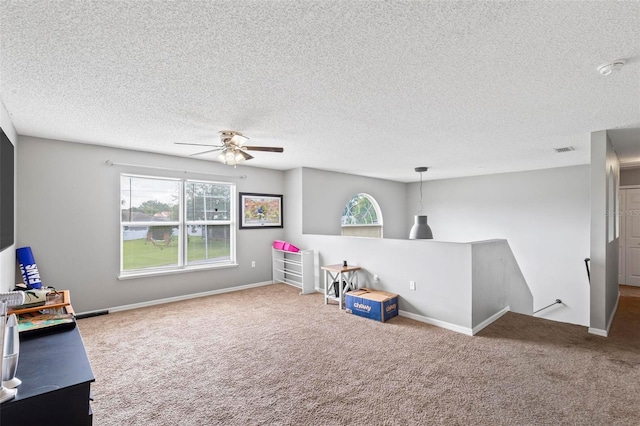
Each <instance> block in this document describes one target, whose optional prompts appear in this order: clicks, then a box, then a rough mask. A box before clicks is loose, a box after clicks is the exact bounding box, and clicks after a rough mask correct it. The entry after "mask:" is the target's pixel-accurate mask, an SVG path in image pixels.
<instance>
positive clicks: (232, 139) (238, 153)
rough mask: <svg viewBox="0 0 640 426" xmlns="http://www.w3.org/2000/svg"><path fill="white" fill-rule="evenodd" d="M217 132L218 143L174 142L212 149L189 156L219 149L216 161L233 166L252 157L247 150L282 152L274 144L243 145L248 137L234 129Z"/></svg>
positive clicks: (281, 149)
mask: <svg viewBox="0 0 640 426" xmlns="http://www.w3.org/2000/svg"><path fill="white" fill-rule="evenodd" d="M218 133H220V145H212V144H204V143H188V142H175V144H176V145H194V146H208V147H212V148H213V149H208V150H206V151H202V152H196V153H195V154H191V156H194V155H202V154H208V153H209V152H215V151H220V155H218V161H220V162H222V163H224V164H227V165H230V166H234V167H235V166H236V164H238V163H240V162H242V161H245V160H251V159H252V158H253V155H251V154H249V153H248V152H247V151H266V152H284V149H283V148H280V147H275V146H253V145H245V143H246V142H247V141H248V140H249V138H248V137H246V136H244V135H243V134H242V133H240V132H236V131H235V130H222V131H221V132H218Z"/></svg>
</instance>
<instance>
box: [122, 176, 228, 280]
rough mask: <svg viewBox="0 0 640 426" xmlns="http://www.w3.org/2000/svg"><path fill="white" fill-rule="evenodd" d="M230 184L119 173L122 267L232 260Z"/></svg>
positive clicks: (164, 266)
mask: <svg viewBox="0 0 640 426" xmlns="http://www.w3.org/2000/svg"><path fill="white" fill-rule="evenodd" d="M233 189H234V185H233V184H228V183H214V182H202V181H189V180H180V179H160V178H152V177H141V176H130V175H122V177H121V188H120V190H121V202H120V204H121V224H122V247H121V253H122V272H124V273H126V272H131V271H134V272H140V271H144V270H151V269H177V268H185V267H188V266H195V265H206V264H225V263H232V262H233V261H234V259H235V253H234V248H233V244H232V241H233V240H234V238H233V235H232V233H233V232H234V231H233V226H231V218H233V217H234V213H233V211H232V209H233V203H232V194H233ZM181 212H184V213H183V214H181Z"/></svg>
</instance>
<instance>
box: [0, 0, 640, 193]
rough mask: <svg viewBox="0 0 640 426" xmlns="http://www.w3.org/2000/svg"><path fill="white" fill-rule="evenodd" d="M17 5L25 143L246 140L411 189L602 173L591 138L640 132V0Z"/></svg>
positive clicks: (638, 151)
mask: <svg viewBox="0 0 640 426" xmlns="http://www.w3.org/2000/svg"><path fill="white" fill-rule="evenodd" d="M0 4H1V8H2V10H1V13H0V20H1V26H0V36H1V40H0V41H1V46H0V47H1V48H0V60H1V68H0V100H1V101H2V102H3V103H4V105H5V107H6V109H7V110H8V111H9V114H10V116H11V119H12V122H13V124H14V125H15V127H16V130H17V132H18V133H19V134H22V135H30V136H38V137H45V138H52V139H62V140H67V141H73V142H81V143H89V144H100V145H111V146H116V147H125V148H131V149H136V150H143V151H150V152H160V153H168V154H173V155H179V156H188V155H189V154H192V153H194V152H198V150H199V148H198V147H187V146H179V145H175V144H174V142H197V143H208V142H214V143H217V142H218V136H217V132H218V131H220V130H226V129H233V130H238V131H241V132H243V133H245V134H246V135H247V136H249V137H250V138H251V143H252V144H253V145H276V146H283V147H284V153H283V154H275V153H267V152H258V153H255V159H253V160H251V161H249V162H248V163H246V164H247V165H252V166H259V167H267V168H274V169H282V170H286V169H290V168H294V167H300V166H306V167H316V168H322V169H328V170H336V171H341V172H347V173H353V174H360V175H365V176H374V177H380V178H385V179H390V180H396V181H405V182H406V181H416V180H417V179H418V174H417V173H416V172H414V171H413V169H414V167H416V166H429V167H430V170H429V172H428V173H426V174H425V175H424V178H425V179H440V178H447V177H456V176H469V175H478V174H488V173H499V172H508V171H517V170H531V169H538V168H548V167H558V166H568V165H576V164H587V163H589V134H590V132H592V131H597V130H603V129H615V128H622V129H632V128H634V129H637V128H640V2H639V1H626V2H614V1H592V2H587V1H580V2H563V1H554V2H551V1H545V2H541V1H533V2H511V1H509V2H495V1H494V2H484V1H483V2H467V1H465V2H454V1H450V2H431V1H411V2H406V1H394V2H391V1H375V2H373V1H344V0H343V1H294V2H291V1H277V2H275V1H230V2H229V1H224V2H223V1H208V2H192V1H189V2H187V1H177V2H174V1H171V2H167V1H154V2H141V1H121V2H107V1H102V2H80V1H57V2H53V1H38V2H31V1H7V0H1V3H0ZM618 58H625V59H627V64H626V66H625V67H624V68H623V69H622V70H621V71H620V72H618V73H614V74H611V75H609V76H606V77H605V76H602V75H600V74H599V73H598V72H597V71H596V68H597V66H598V65H600V64H602V63H604V62H607V61H612V60H614V59H618ZM619 136H620V138H621V142H620V145H619V146H620V147H621V148H620V149H622V150H623V151H624V156H623V155H621V157H624V159H625V161H627V162H635V161H639V162H640V139H638V136H640V133H638V132H637V131H636V130H629V131H625V130H623V131H622V132H620V133H619ZM614 139H616V138H614ZM614 143H616V144H617V141H616V140H614ZM568 145H572V146H574V147H575V148H576V149H575V151H571V152H568V153H564V154H557V153H556V152H555V151H554V149H553V148H558V147H564V146H568ZM616 146H618V145H616ZM214 158H215V155H213V154H211V155H209V156H204V157H203V159H209V160H213V159H214ZM639 164H640V163H639Z"/></svg>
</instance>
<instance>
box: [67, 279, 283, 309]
mask: <svg viewBox="0 0 640 426" xmlns="http://www.w3.org/2000/svg"><path fill="white" fill-rule="evenodd" d="M271 284H273V281H262V282H259V283H253V284H246V285H240V286H237V287H227V288H221V289H218V290H210V291H204V292H201V293H193V294H185V295H182V296H175V297H167V298H164V299H156V300H149V301H146V302H140V303H132V304H130V305H122V306H114V307H113V308H107V309H98V310H96V311H88V312H81V313H79V314H78V315H81V316H83V315H91V314H93V313H98V312H104V311H107V312H120V311H128V310H130V309H138V308H145V307H148V306H154V305H161V304H163V303H171V302H179V301H181V300H189V299H196V298H198V297H204V296H213V295H214V294H222V293H230V292H232V291H240V290H246V289H249V288H254V287H262V286H265V285H271Z"/></svg>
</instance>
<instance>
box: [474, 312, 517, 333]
mask: <svg viewBox="0 0 640 426" xmlns="http://www.w3.org/2000/svg"><path fill="white" fill-rule="evenodd" d="M510 310H511V307H509V306H507V307H506V308H503V309H502V310H501V311H498V312H496V313H495V314H493V315H491V316H490V317H489V318H487V319H486V320H484V321H482V322H481V323H480V324H478V325H476V326H475V327H473V335H474V336H475V335H476V334H477V333H478V332H479V331H480V330H482V329H483V328H485V327H486V326H488V325H489V324H491V323H492V322H494V321H496V320H497V319H498V318H500V317H501V316H503V315H504V314H506V313H507V312H509V311H510Z"/></svg>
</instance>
